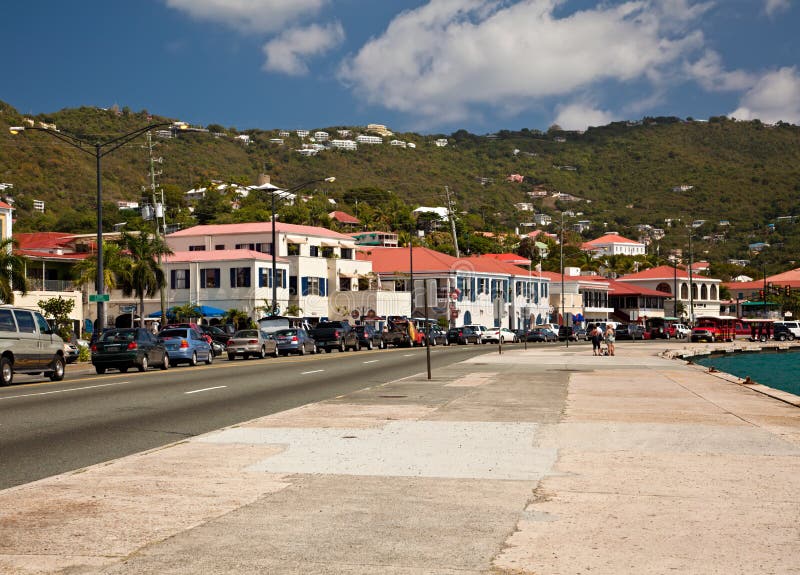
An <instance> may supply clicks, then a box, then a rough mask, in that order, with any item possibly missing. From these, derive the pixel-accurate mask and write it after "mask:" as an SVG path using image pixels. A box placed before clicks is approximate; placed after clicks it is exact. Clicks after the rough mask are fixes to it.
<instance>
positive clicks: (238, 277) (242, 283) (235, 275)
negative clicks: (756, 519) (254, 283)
mask: <svg viewBox="0 0 800 575" xmlns="http://www.w3.org/2000/svg"><path fill="white" fill-rule="evenodd" d="M231 287H232V288H237V287H240V288H241V287H247V288H249V287H250V268H231Z"/></svg>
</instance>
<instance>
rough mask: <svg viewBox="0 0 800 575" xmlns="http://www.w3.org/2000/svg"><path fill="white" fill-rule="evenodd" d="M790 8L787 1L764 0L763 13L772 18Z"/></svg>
mask: <svg viewBox="0 0 800 575" xmlns="http://www.w3.org/2000/svg"><path fill="white" fill-rule="evenodd" d="M791 7H792V5H791V3H790V2H789V0H764V12H766V13H767V16H769V17H772V16H774V15H775V14H777V13H778V12H786V11H788V10H789V9H790V8H791Z"/></svg>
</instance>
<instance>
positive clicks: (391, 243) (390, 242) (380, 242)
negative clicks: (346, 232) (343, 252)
mask: <svg viewBox="0 0 800 575" xmlns="http://www.w3.org/2000/svg"><path fill="white" fill-rule="evenodd" d="M353 238H354V239H355V241H356V245H357V246H376V247H384V248H396V247H397V246H398V245H399V243H398V241H399V240H398V236H397V234H396V233H394V232H358V233H354V234H353Z"/></svg>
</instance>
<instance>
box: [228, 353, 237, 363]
mask: <svg viewBox="0 0 800 575" xmlns="http://www.w3.org/2000/svg"><path fill="white" fill-rule="evenodd" d="M234 359H236V354H235V353H229V354H228V361H233V360H234Z"/></svg>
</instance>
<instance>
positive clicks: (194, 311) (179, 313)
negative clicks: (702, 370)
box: [172, 303, 202, 321]
mask: <svg viewBox="0 0 800 575" xmlns="http://www.w3.org/2000/svg"><path fill="white" fill-rule="evenodd" d="M172 313H173V314H174V315H175V318H176V319H177V320H178V321H189V320H192V319H196V318H198V317H200V316H201V315H202V314H201V313H200V310H199V309H198V308H197V306H196V305H195V304H193V303H185V304H183V305H176V306H174V307H173V308H172Z"/></svg>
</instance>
